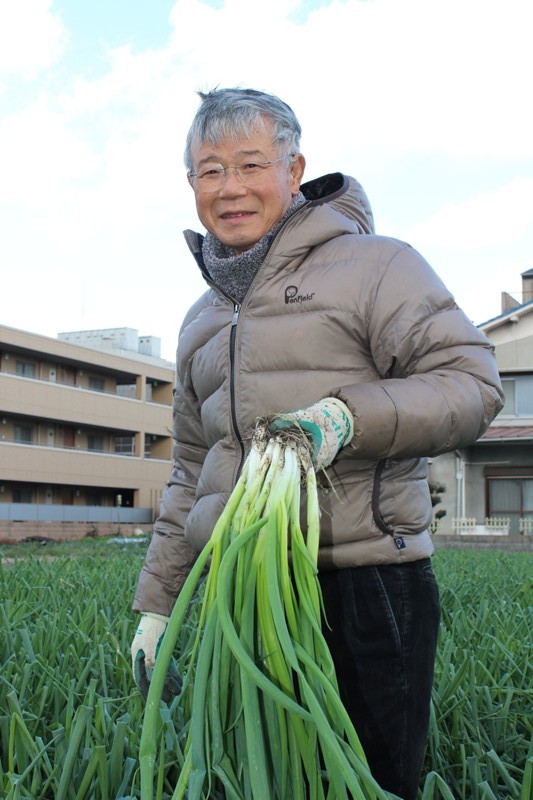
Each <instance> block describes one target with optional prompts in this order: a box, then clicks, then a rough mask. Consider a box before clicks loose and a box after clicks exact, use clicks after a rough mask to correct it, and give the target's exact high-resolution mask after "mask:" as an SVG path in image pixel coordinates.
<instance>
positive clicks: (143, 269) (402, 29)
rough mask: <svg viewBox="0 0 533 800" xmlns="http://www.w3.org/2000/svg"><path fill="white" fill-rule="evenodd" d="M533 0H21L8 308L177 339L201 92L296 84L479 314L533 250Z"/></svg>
mask: <svg viewBox="0 0 533 800" xmlns="http://www.w3.org/2000/svg"><path fill="white" fill-rule="evenodd" d="M530 9H531V3H530V0H501V2H495V1H493V0H442V1H441V0H268V2H265V1H263V2H255V0H210V1H209V0H177V2H174V1H173V0H0V275H1V281H2V287H1V290H0V323H2V324H4V325H8V326H11V327H15V328H20V329H22V330H26V331H31V332H34V333H38V334H43V335H45V336H52V337H55V336H57V334H58V333H60V332H65V331H77V330H94V329H99V328H114V327H129V328H134V329H137V330H138V331H139V335H141V336H154V337H158V338H160V339H161V355H162V356H163V357H164V358H166V359H168V360H170V361H173V360H174V354H175V348H176V344H177V339H178V332H179V327H180V325H181V322H182V320H183V317H184V315H185V313H186V311H187V309H188V308H189V307H190V305H191V304H192V303H193V302H194V301H195V300H196V298H197V297H198V296H199V295H200V294H201V293H202V292H203V291H204V290H205V288H206V286H205V283H204V282H203V280H202V278H201V276H200V274H199V272H198V269H197V267H196V265H195V263H194V261H193V259H192V257H191V255H190V253H189V251H188V249H187V247H186V245H185V243H184V240H183V234H182V232H183V230H185V229H187V228H194V229H196V230H200V231H203V229H202V227H201V224H200V223H199V222H198V219H197V216H196V211H195V206H194V198H193V194H192V191H191V189H190V188H189V186H188V183H187V180H186V175H185V169H184V166H183V148H184V142H185V136H186V133H187V130H188V128H189V125H190V122H191V120H192V117H193V115H194V113H195V111H196V109H197V107H198V96H197V91H198V90H201V91H205V90H208V89H211V88H213V87H215V86H241V87H252V88H255V89H260V90H263V91H266V92H270V93H273V94H277V95H278V96H280V97H281V98H282V99H283V100H285V101H286V102H287V103H289V105H291V107H292V108H293V109H294V111H295V112H296V115H297V116H298V118H299V120H300V122H301V124H302V128H303V135H302V142H301V150H302V152H303V153H304V155H305V157H306V160H307V167H306V175H305V179H307V180H309V179H311V178H315V177H318V176H320V175H322V174H325V173H328V172H335V171H341V172H344V173H347V174H349V175H353V176H354V177H356V178H357V179H358V180H359V181H360V182H361V183H362V185H363V186H364V188H365V190H366V192H367V194H368V196H369V199H370V202H371V204H372V207H373V210H374V215H375V221H376V231H377V232H378V233H380V234H383V235H387V236H393V237H396V238H399V239H402V240H404V241H407V242H409V243H410V244H411V245H412V246H413V247H415V248H416V249H417V250H419V251H420V252H421V253H422V255H423V256H424V257H425V258H426V259H427V260H428V261H429V263H430V264H431V265H432V267H433V268H434V269H435V270H436V272H437V273H438V274H439V275H440V277H441V278H442V279H443V280H444V282H445V283H446V285H447V286H448V288H449V289H450V290H451V291H452V292H453V294H454V295H455V298H456V300H457V302H458V303H459V305H460V306H461V307H462V308H463V309H464V311H465V312H466V313H467V315H468V316H469V318H470V319H472V320H473V321H474V322H475V324H481V323H482V322H485V321H487V320H488V319H491V318H493V317H495V316H497V315H498V314H499V313H500V311H501V292H502V291H506V292H508V293H510V294H512V295H513V296H515V297H516V299H518V300H520V291H521V277H520V275H521V273H522V272H524V271H526V270H529V269H531V268H533V111H532V109H531V92H532V89H531V80H532V76H533V48H532V47H531V38H530V37H531V13H530Z"/></svg>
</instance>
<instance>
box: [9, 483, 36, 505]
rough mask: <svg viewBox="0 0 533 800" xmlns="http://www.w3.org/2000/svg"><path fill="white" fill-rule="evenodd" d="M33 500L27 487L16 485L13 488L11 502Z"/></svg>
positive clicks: (28, 501)
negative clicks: (16, 486)
mask: <svg viewBox="0 0 533 800" xmlns="http://www.w3.org/2000/svg"><path fill="white" fill-rule="evenodd" d="M32 500H33V492H32V490H31V489H29V488H27V487H24V486H22V487H18V488H16V489H13V503H31V502H32Z"/></svg>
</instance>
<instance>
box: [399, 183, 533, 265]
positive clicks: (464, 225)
mask: <svg viewBox="0 0 533 800" xmlns="http://www.w3.org/2000/svg"><path fill="white" fill-rule="evenodd" d="M531 209H533V178H515V179H514V180H511V181H509V183H506V184H505V185H504V186H501V187H499V188H498V189H496V190H494V191H491V192H482V193H481V194H478V195H476V196H475V197H469V198H467V199H465V200H463V201H462V202H459V203H446V204H444V205H443V206H442V208H441V209H440V210H439V211H438V212H437V213H436V214H434V215H433V216H432V217H430V218H429V219H426V220H422V221H421V222H419V223H417V224H416V225H413V226H412V227H410V228H409V229H408V230H407V231H405V234H404V235H405V237H406V238H407V239H408V240H409V241H415V242H419V243H421V244H422V245H430V246H437V247H443V248H450V247H453V248H454V249H465V250H490V249H493V248H495V247H501V246H502V245H508V244H510V243H512V242H514V241H516V240H517V239H520V238H521V237H523V236H524V235H525V234H526V233H527V232H528V231H529V233H533V216H532V214H531Z"/></svg>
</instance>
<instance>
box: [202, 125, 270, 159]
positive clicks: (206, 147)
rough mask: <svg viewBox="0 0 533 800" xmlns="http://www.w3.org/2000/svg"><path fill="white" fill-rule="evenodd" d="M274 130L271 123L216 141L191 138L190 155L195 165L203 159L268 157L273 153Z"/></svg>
mask: <svg viewBox="0 0 533 800" xmlns="http://www.w3.org/2000/svg"><path fill="white" fill-rule="evenodd" d="M273 139H274V131H273V128H272V125H271V124H268V123H267V124H266V125H264V126H257V127H253V128H251V130H250V131H249V133H248V134H244V133H241V132H236V133H235V135H234V136H223V137H221V138H220V139H217V140H216V141H211V140H210V141H207V140H206V141H200V140H199V139H198V138H196V139H193V142H192V144H191V157H192V161H193V163H194V164H195V165H198V164H199V163H201V162H203V161H217V162H220V163H222V162H223V161H228V159H230V160H231V159H239V158H242V157H245V156H264V157H265V159H267V158H270V157H271V156H272V155H273V153H275V152H276V151H275V148H274V145H273Z"/></svg>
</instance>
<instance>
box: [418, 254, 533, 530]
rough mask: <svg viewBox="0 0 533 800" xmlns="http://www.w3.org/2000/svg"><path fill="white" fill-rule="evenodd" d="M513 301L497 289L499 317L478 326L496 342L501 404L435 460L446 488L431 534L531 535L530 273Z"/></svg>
mask: <svg viewBox="0 0 533 800" xmlns="http://www.w3.org/2000/svg"><path fill="white" fill-rule="evenodd" d="M521 278H522V291H521V292H520V293H518V297H516V296H513V295H511V294H508V293H507V292H502V302H501V307H502V313H501V314H500V315H499V316H497V317H494V318H493V319H490V320H487V321H486V322H484V323H482V324H481V325H479V328H480V329H481V330H482V331H483V332H484V333H485V335H486V336H487V337H488V339H490V341H491V342H492V343H493V344H494V347H495V352H496V359H497V363H498V368H499V371H500V375H501V379H502V386H503V390H504V393H505V406H504V408H503V409H502V411H501V412H500V413H499V414H498V416H497V417H496V419H495V420H494V421H493V422H492V424H491V425H490V427H489V428H488V430H487V431H486V432H485V433H484V435H483V436H482V437H481V438H480V439H478V440H477V441H476V442H475V443H474V444H472V445H471V446H470V447H466V448H463V449H462V450H457V451H455V452H454V453H447V454H446V455H444V456H439V457H438V458H435V459H433V460H432V462H431V464H430V481H432V482H433V483H435V484H438V485H440V487H441V488H443V489H444V491H443V492H442V493H441V494H440V498H441V502H440V503H439V504H438V506H435V513H436V515H437V514H438V513H439V512H440V514H441V515H442V512H443V511H445V512H446V513H445V514H444V515H442V516H441V517H440V520H439V521H438V522H437V521H436V522H435V525H434V527H435V530H436V532H441V533H447V534H450V533H457V532H459V533H461V532H463V533H465V532H467V531H468V530H469V529H470V530H471V531H472V530H475V532H478V533H479V532H486V531H487V530H489V529H491V528H492V529H493V530H494V531H497V532H499V533H508V534H511V535H520V534H528V533H533V269H530V270H527V271H526V272H523V273H522V275H521Z"/></svg>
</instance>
